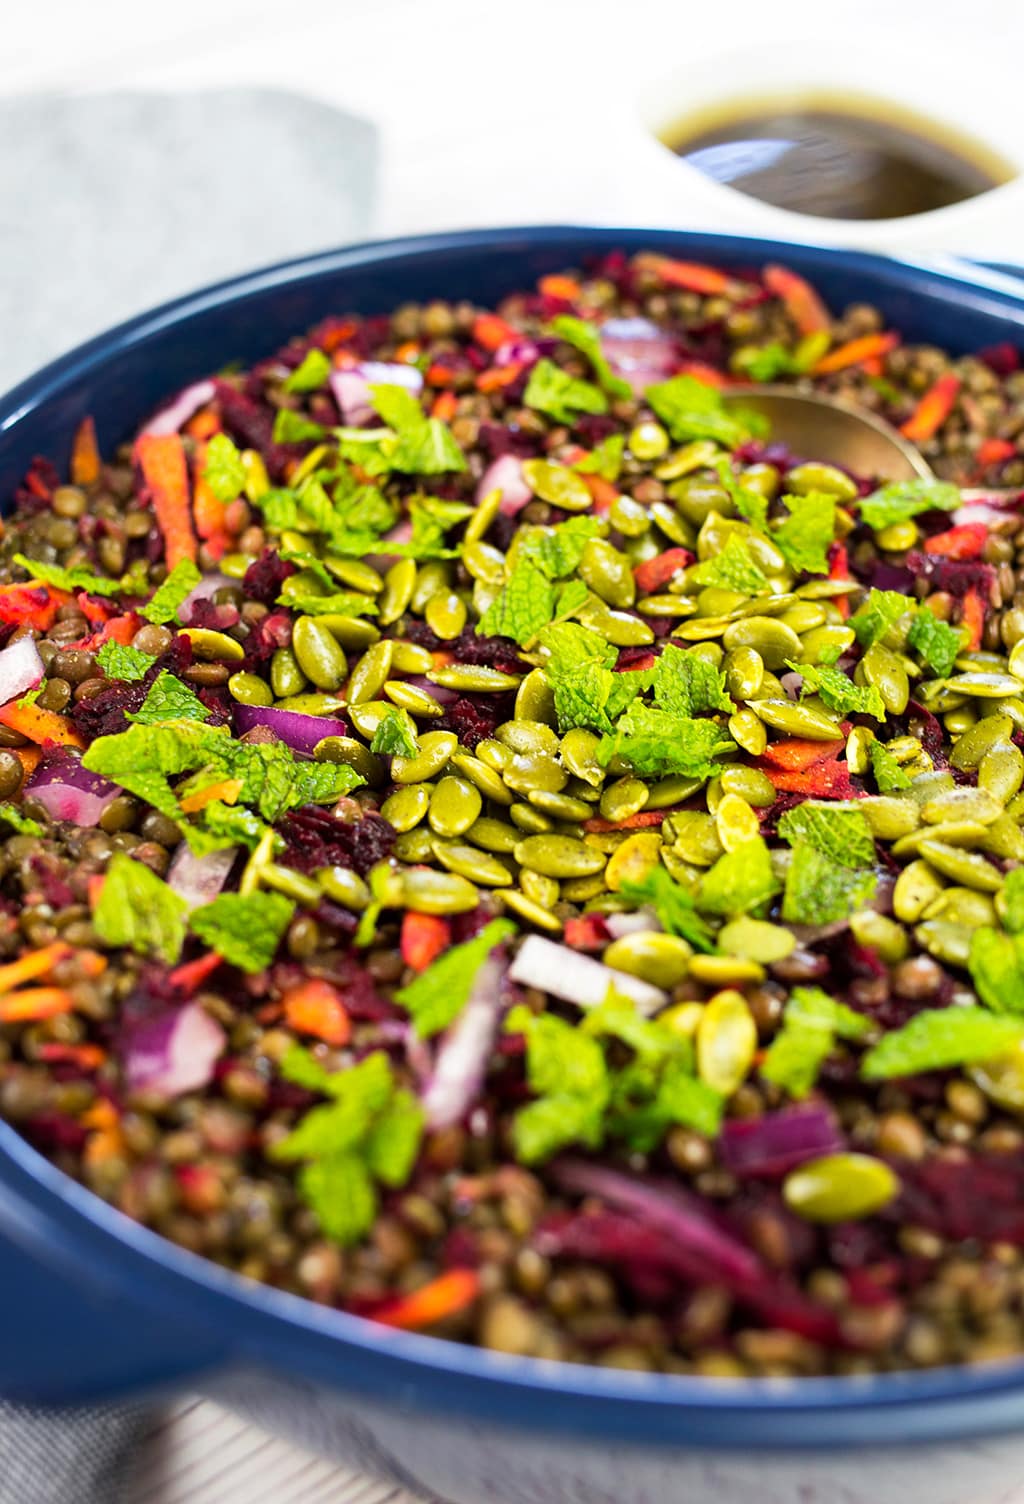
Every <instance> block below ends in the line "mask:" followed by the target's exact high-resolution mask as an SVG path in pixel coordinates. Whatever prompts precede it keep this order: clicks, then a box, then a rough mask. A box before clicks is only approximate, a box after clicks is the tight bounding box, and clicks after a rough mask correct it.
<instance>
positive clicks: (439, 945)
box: [401, 909, 452, 971]
mask: <svg viewBox="0 0 1024 1504" xmlns="http://www.w3.org/2000/svg"><path fill="white" fill-rule="evenodd" d="M451 943H452V932H451V927H450V925H449V923H448V921H447V919H442V918H441V917H440V916H439V915H435V914H416V913H414V912H413V911H412V910H411V909H407V910H406V912H405V915H404V917H403V919H402V942H401V951H402V960H403V961H404V962H405V964H406V966H411V967H412V969H413V971H426V969H427V967H428V966H429V965H430V963H431V961H433V960H436V958H437V957H438V956H439V955H440V954H441V952H442V951H445V950H447V949H448V947H449V945H451Z"/></svg>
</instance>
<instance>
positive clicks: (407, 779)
mask: <svg viewBox="0 0 1024 1504" xmlns="http://www.w3.org/2000/svg"><path fill="white" fill-rule="evenodd" d="M458 745H459V739H458V737H457V736H455V735H453V733H452V732H451V731H425V732H424V733H423V735H422V736H421V737H420V739H419V745H418V748H417V752H416V756H415V757H402V756H396V757H393V758H392V759H391V776H392V778H393V779H394V781H395V782H396V783H425V782H426V781H427V780H428V779H430V778H436V777H437V775H438V773H440V771H441V769H442V768H443V767H444V766H445V765H446V764H447V762H448V759H449V758H450V757H451V755H452V753H453V752H454V751H455V749H456V747H457V746H458Z"/></svg>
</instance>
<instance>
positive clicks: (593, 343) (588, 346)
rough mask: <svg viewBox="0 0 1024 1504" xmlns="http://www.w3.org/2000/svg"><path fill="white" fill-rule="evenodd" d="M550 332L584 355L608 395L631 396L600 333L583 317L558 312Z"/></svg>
mask: <svg viewBox="0 0 1024 1504" xmlns="http://www.w3.org/2000/svg"><path fill="white" fill-rule="evenodd" d="M551 332H552V334H555V335H557V336H558V338H559V339H562V340H564V341H565V343H566V344H567V345H572V346H573V347H574V349H577V350H578V351H579V352H580V354H581V355H585V356H586V358H587V360H589V361H590V364H591V365H592V366H593V368H594V375H595V376H596V378H597V382H598V385H599V386H600V387H601V388H602V390H603V391H606V392H607V393H608V395H609V396H610V397H631V396H632V395H633V389H632V387H631V386H630V384H629V382H628V381H623V379H622V377H621V376H616V374H615V372H614V371H613V370H612V368H611V366H610V365H609V364H608V360H607V357H606V356H605V353H604V350H603V349H602V347H601V335H600V333H599V331H598V330H597V329H596V328H595V327H594V325H593V324H588V323H587V322H586V320H585V319H578V318H575V317H574V316H573V315H572V314H569V313H563V314H559V316H558V318H556V319H552V321H551Z"/></svg>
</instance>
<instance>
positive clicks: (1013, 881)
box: [1003, 867, 1024, 935]
mask: <svg viewBox="0 0 1024 1504" xmlns="http://www.w3.org/2000/svg"><path fill="white" fill-rule="evenodd" d="M1003 928H1004V929H1005V930H1006V931H1007V932H1008V933H1009V934H1011V935H1019V934H1021V932H1022V931H1024V867H1014V868H1012V869H1011V871H1009V872H1008V873H1007V874H1006V881H1005V883H1004V884H1003Z"/></svg>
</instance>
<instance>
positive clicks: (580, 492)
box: [522, 460, 591, 512]
mask: <svg viewBox="0 0 1024 1504" xmlns="http://www.w3.org/2000/svg"><path fill="white" fill-rule="evenodd" d="M522 472H523V479H524V480H525V482H526V484H527V485H528V486H529V488H530V490H531V491H532V492H533V494H534V495H535V496H539V497H540V498H541V500H542V501H548V502H550V503H551V505H552V506H555V507H561V509H562V511H564V512H589V511H590V507H591V498H590V492H589V491H588V490H587V485H586V482H585V481H584V479H583V477H582V476H581V475H577V474H576V472H575V470H569V469H568V468H567V467H566V466H565V465H553V464H552V463H551V462H550V461H549V460H524V461H523V464H522Z"/></svg>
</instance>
